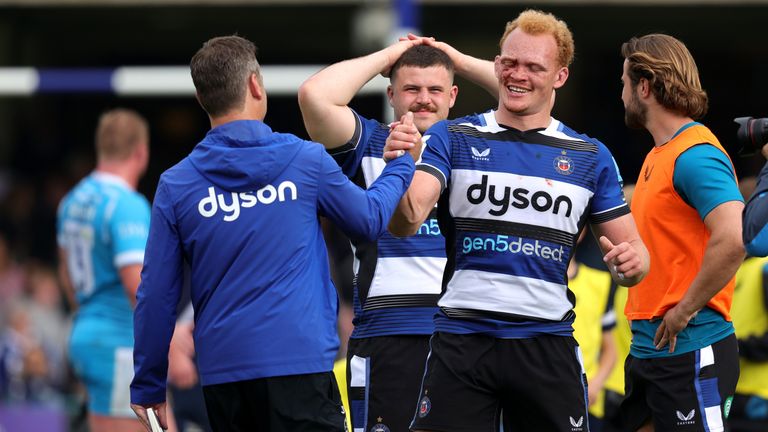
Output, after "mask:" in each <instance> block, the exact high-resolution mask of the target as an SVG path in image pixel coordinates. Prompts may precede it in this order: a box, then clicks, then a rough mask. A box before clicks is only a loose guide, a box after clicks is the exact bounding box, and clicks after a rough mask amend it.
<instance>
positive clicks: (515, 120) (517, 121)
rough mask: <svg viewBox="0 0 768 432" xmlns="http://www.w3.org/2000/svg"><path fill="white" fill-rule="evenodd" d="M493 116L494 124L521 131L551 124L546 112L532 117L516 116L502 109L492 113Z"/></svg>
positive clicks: (548, 114) (550, 118) (548, 113)
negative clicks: (494, 118)
mask: <svg viewBox="0 0 768 432" xmlns="http://www.w3.org/2000/svg"><path fill="white" fill-rule="evenodd" d="M493 114H494V116H495V117H496V122H497V123H498V124H500V125H504V126H509V127H513V128H515V129H517V130H521V131H527V130H531V129H542V128H546V127H547V126H549V124H550V123H551V122H552V117H551V115H550V114H551V113H550V112H548V111H543V112H540V113H536V114H532V115H517V114H514V113H511V112H509V111H507V110H506V109H504V108H503V107H502V108H499V109H497V110H496V111H494V113H493Z"/></svg>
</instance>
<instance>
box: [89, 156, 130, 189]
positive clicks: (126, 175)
mask: <svg viewBox="0 0 768 432" xmlns="http://www.w3.org/2000/svg"><path fill="white" fill-rule="evenodd" d="M96 172H101V173H107V174H112V175H113V176H116V177H120V178H121V179H123V180H124V181H125V182H126V183H128V186H130V187H131V189H133V190H136V188H137V187H138V186H139V174H138V173H137V172H136V170H135V169H133V168H132V167H130V166H128V165H126V164H121V163H115V162H99V164H98V165H97V166H96Z"/></svg>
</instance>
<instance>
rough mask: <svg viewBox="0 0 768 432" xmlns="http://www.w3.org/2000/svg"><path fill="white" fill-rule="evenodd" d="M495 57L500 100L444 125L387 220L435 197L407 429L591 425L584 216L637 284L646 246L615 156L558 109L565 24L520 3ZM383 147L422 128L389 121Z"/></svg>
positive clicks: (407, 230) (622, 272) (609, 256)
mask: <svg viewBox="0 0 768 432" xmlns="http://www.w3.org/2000/svg"><path fill="white" fill-rule="evenodd" d="M500 48H501V52H500V54H499V55H498V56H496V59H495V63H494V65H495V71H496V77H497V86H498V92H499V104H498V108H497V109H496V110H493V111H488V112H486V113H484V114H480V115H472V116H468V117H465V118H462V119H458V120H454V121H450V122H438V123H436V124H435V125H434V126H432V127H431V128H430V129H429V130H428V131H427V132H426V134H425V135H424V137H423V138H422V141H423V143H424V144H425V147H426V149H425V151H424V154H423V156H422V161H421V163H420V164H419V166H418V171H417V172H416V175H415V176H414V179H413V183H412V184H411V186H410V188H409V189H408V192H407V193H406V195H405V196H404V197H403V200H402V201H401V202H400V206H399V208H398V210H397V211H396V212H395V215H394V216H393V218H392V221H391V223H390V230H391V231H392V232H393V233H394V234H396V235H411V234H413V233H414V232H415V231H416V230H417V229H418V227H419V226H420V224H421V223H422V221H423V220H424V219H425V217H426V216H427V215H428V214H429V212H430V211H431V209H432V207H433V206H434V205H435V203H436V202H438V199H439V204H438V220H439V221H440V227H441V230H442V232H443V234H444V235H445V237H446V247H447V254H448V264H447V265H446V269H445V275H444V277H443V281H444V284H445V293H444V294H443V296H442V297H441V298H440V300H439V301H438V306H439V307H440V313H439V315H438V317H437V318H436V321H435V327H436V328H435V334H434V335H433V337H432V340H431V342H430V344H431V351H430V354H429V359H428V361H427V370H426V372H425V376H424V379H423V382H422V390H421V395H420V399H419V402H418V411H417V413H416V415H415V418H414V421H413V423H412V425H411V429H412V430H415V431H418V430H428V431H448V432H453V431H455V432H459V431H461V432H465V431H466V432H469V431H480V430H487V431H493V430H498V425H499V423H500V413H503V421H504V430H511V431H534V430H536V431H560V432H566V431H567V432H581V431H583V432H586V431H588V430H589V426H588V423H587V403H586V401H587V388H586V382H585V381H586V379H585V376H584V370H583V366H582V362H581V354H580V351H579V348H578V346H577V343H576V341H575V340H574V338H573V336H572V333H573V328H572V323H573V318H574V314H573V306H574V295H573V293H572V292H571V291H570V290H569V289H568V285H567V275H566V270H567V266H568V261H569V260H570V257H571V254H572V251H573V249H574V247H575V243H576V239H577V238H578V236H579V233H580V232H581V230H582V229H584V228H585V226H586V225H587V224H589V225H591V228H592V230H593V232H594V233H595V235H596V236H598V237H600V244H601V247H602V248H603V252H604V253H605V256H604V260H606V261H607V263H609V268H610V269H611V273H612V277H613V278H614V280H615V281H617V282H618V281H620V282H621V283H622V284H623V285H634V284H635V283H637V282H638V281H639V280H640V279H642V278H643V276H644V275H645V273H646V272H647V271H648V265H649V262H648V254H647V251H646V250H645V246H644V245H643V243H642V240H641V239H640V237H639V235H638V233H637V229H636V228H635V224H634V220H633V219H632V216H631V214H630V213H629V208H628V206H627V205H626V203H625V202H624V200H623V197H622V193H621V186H620V177H619V174H618V169H617V167H616V164H615V162H614V161H613V157H612V156H611V154H610V152H609V151H608V149H607V148H606V147H605V146H604V145H603V144H602V143H600V142H599V141H596V140H592V139H587V138H586V137H583V136H577V134H574V133H573V132H572V131H570V130H569V129H568V128H565V127H563V126H562V124H561V123H560V122H559V121H557V120H555V119H553V118H552V117H551V116H550V114H551V108H552V98H553V91H554V90H555V89H557V88H560V87H561V86H563V85H564V84H565V82H566V80H567V78H568V73H569V71H568V65H569V64H570V63H571V61H572V59H573V50H574V47H573V38H572V35H571V32H570V30H569V29H568V27H567V25H566V24H565V23H564V22H562V21H560V20H558V19H557V18H555V17H554V16H552V15H551V14H546V13H543V12H540V11H533V10H528V11H525V12H523V13H522V14H520V15H519V16H518V18H517V19H515V20H514V21H512V22H510V23H508V24H507V27H506V30H505V33H504V35H503V36H502V38H501V41H500ZM391 138H392V139H391V140H390V141H389V142H388V144H387V146H386V147H385V154H386V155H388V156H389V155H391V154H392V153H391V152H392V151H397V150H398V149H402V148H408V147H409V146H410V145H412V144H413V143H414V142H416V140H418V138H419V137H418V133H417V132H416V131H415V130H414V128H412V127H409V126H408V125H407V124H401V125H397V126H395V131H394V132H393V133H392V134H391Z"/></svg>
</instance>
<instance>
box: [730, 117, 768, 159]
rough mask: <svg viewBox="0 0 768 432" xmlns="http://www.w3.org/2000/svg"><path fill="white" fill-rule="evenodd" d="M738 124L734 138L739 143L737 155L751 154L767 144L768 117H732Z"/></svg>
mask: <svg viewBox="0 0 768 432" xmlns="http://www.w3.org/2000/svg"><path fill="white" fill-rule="evenodd" d="M733 121H735V122H736V123H738V124H739V130H738V131H736V138H737V139H738V141H739V144H741V149H740V150H739V155H741V156H751V155H753V154H755V153H757V152H759V151H760V149H761V148H762V147H763V145H764V144H768V118H758V119H755V118H752V117H738V118H735V119H733Z"/></svg>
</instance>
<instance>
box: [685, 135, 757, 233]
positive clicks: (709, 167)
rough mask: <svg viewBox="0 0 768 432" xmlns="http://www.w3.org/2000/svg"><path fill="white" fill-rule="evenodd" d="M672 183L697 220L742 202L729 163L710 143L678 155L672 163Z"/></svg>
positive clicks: (723, 154)
mask: <svg viewBox="0 0 768 432" xmlns="http://www.w3.org/2000/svg"><path fill="white" fill-rule="evenodd" d="M672 182H673V183H674V185H675V190H676V191H677V193H678V194H679V195H680V197H681V198H683V200H685V202H687V203H688V204H689V205H690V206H691V207H693V208H695V209H696V211H697V212H698V213H699V217H701V220H704V218H706V217H707V215H708V214H709V212H711V211H712V210H714V209H715V208H716V207H717V206H719V205H720V204H723V203H726V202H729V201H743V198H742V197H741V192H739V186H738V185H737V184H736V176H735V175H734V173H733V166H732V165H731V161H730V160H729V159H728V157H727V156H726V155H725V153H723V152H721V151H720V150H719V149H718V148H717V147H715V146H713V145H710V144H700V145H697V146H694V147H691V148H689V149H688V150H686V151H684V152H683V153H682V154H680V156H678V157H677V160H676V161H675V174H674V178H673V179H672Z"/></svg>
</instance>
